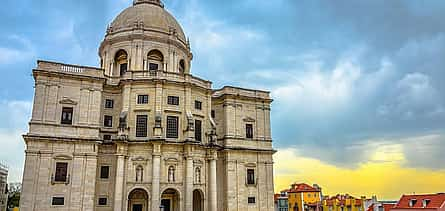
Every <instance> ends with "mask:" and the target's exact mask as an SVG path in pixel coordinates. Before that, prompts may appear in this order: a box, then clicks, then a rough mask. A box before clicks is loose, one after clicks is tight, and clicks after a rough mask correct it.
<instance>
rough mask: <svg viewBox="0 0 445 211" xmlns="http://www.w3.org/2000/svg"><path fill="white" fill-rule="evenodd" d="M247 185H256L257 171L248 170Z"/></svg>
mask: <svg viewBox="0 0 445 211" xmlns="http://www.w3.org/2000/svg"><path fill="white" fill-rule="evenodd" d="M247 184H248V185H255V170H254V169H247Z"/></svg>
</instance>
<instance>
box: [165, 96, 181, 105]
mask: <svg viewBox="0 0 445 211" xmlns="http://www.w3.org/2000/svg"><path fill="white" fill-rule="evenodd" d="M167 104H169V105H179V97H178V96H168V97H167Z"/></svg>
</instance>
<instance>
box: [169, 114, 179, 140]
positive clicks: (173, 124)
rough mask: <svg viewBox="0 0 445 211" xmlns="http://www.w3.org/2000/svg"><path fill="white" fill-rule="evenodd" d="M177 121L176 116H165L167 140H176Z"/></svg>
mask: <svg viewBox="0 0 445 211" xmlns="http://www.w3.org/2000/svg"><path fill="white" fill-rule="evenodd" d="M178 120H179V118H178V117H177V116H167V138H178V137H179V136H178Z"/></svg>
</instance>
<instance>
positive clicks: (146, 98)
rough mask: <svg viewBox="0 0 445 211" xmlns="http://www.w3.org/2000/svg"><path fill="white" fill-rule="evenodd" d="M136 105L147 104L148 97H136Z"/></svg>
mask: <svg viewBox="0 0 445 211" xmlns="http://www.w3.org/2000/svg"><path fill="white" fill-rule="evenodd" d="M138 104H148V95H138Z"/></svg>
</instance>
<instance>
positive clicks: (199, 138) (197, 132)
mask: <svg viewBox="0 0 445 211" xmlns="http://www.w3.org/2000/svg"><path fill="white" fill-rule="evenodd" d="M195 140H196V141H199V142H201V141H202V122H201V120H195Z"/></svg>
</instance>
